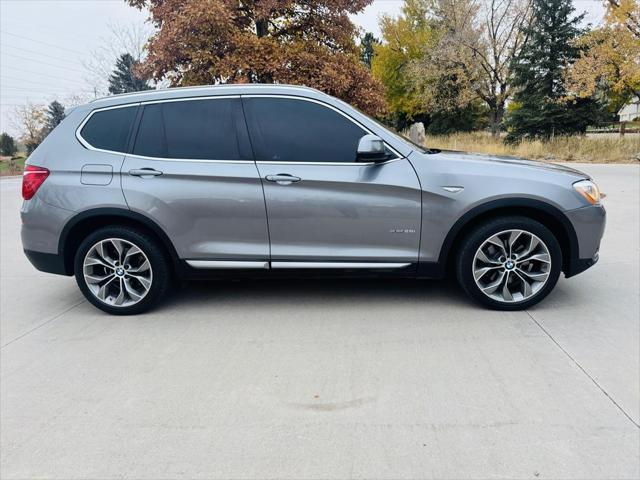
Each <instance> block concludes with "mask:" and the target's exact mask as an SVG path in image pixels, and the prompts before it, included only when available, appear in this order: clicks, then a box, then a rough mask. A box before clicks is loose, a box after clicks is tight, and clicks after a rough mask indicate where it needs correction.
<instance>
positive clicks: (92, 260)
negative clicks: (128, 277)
mask: <svg viewBox="0 0 640 480" xmlns="http://www.w3.org/2000/svg"><path fill="white" fill-rule="evenodd" d="M91 265H102V266H103V267H105V268H109V269H111V270H113V265H111V264H109V263H107V262H105V261H104V260H103V259H102V258H98V257H87V258H86V259H85V261H84V266H85V267H89V266H91Z"/></svg>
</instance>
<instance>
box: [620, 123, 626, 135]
mask: <svg viewBox="0 0 640 480" xmlns="http://www.w3.org/2000/svg"><path fill="white" fill-rule="evenodd" d="M626 129H627V124H626V122H620V136H621V137H624V131H625V130H626Z"/></svg>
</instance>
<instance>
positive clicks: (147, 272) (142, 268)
mask: <svg viewBox="0 0 640 480" xmlns="http://www.w3.org/2000/svg"><path fill="white" fill-rule="evenodd" d="M83 275H84V280H85V282H86V284H87V287H88V288H89V290H90V291H91V293H92V294H93V295H94V296H95V297H96V298H97V299H98V300H100V301H101V302H103V303H106V304H107V305H111V306H114V307H129V306H131V305H135V304H137V303H138V302H140V301H141V300H142V299H143V298H144V297H145V296H146V295H147V294H148V293H149V289H150V288H151V284H152V282H153V270H152V268H151V263H150V262H149V259H148V258H147V255H146V254H145V253H144V252H143V251H142V249H140V248H139V247H138V246H137V245H135V244H133V243H131V242H130V241H128V240H124V239H122V238H108V239H105V240H101V241H99V242H98V243H96V244H95V245H93V246H92V247H91V248H90V249H89V251H88V252H87V254H86V255H85V257H84V262H83Z"/></svg>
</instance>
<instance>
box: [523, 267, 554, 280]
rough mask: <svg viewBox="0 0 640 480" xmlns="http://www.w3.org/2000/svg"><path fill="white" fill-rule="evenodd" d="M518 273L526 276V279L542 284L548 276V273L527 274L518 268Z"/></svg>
mask: <svg viewBox="0 0 640 480" xmlns="http://www.w3.org/2000/svg"><path fill="white" fill-rule="evenodd" d="M518 272H519V273H522V274H524V275H526V276H527V277H528V278H530V279H531V280H534V281H536V282H542V281H544V280H546V278H547V277H548V276H549V273H548V272H527V271H526V270H522V269H520V268H518Z"/></svg>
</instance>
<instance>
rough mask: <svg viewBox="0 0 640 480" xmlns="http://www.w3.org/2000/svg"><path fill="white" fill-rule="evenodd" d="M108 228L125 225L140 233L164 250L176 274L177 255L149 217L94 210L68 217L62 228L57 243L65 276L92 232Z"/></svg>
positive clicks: (114, 210) (104, 209) (71, 271)
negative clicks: (147, 236) (150, 238)
mask: <svg viewBox="0 0 640 480" xmlns="http://www.w3.org/2000/svg"><path fill="white" fill-rule="evenodd" d="M110 225H125V226H129V227H134V228H137V229H139V230H142V231H143V232H145V233H146V234H147V235H149V236H151V237H152V238H154V239H155V240H156V241H157V242H158V243H159V244H160V245H162V246H163V247H164V250H165V252H166V253H167V255H168V257H169V260H170V265H171V266H172V270H173V273H176V272H178V271H179V268H180V260H179V257H178V253H177V252H176V250H175V247H174V246H173V243H171V240H170V239H169V236H168V235H167V234H166V233H165V232H164V230H163V229H162V228H161V227H160V226H159V225H158V224H157V223H156V222H154V221H153V220H151V219H150V218H148V217H146V216H144V215H142V214H140V213H136V212H132V211H131V210H125V209H122V208H96V209H91V210H86V211H84V212H81V213H79V214H77V215H76V216H74V217H73V218H71V219H70V220H69V221H68V222H67V223H66V224H65V226H64V228H63V229H62V232H61V234H60V240H59V242H58V255H60V257H61V258H62V259H63V261H64V269H65V274H67V275H73V260H74V256H75V252H76V250H77V249H78V247H79V246H80V243H81V242H82V240H84V239H85V238H86V237H87V235H88V234H89V233H91V232H92V231H94V230H96V229H98V228H102V227H107V226H110Z"/></svg>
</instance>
